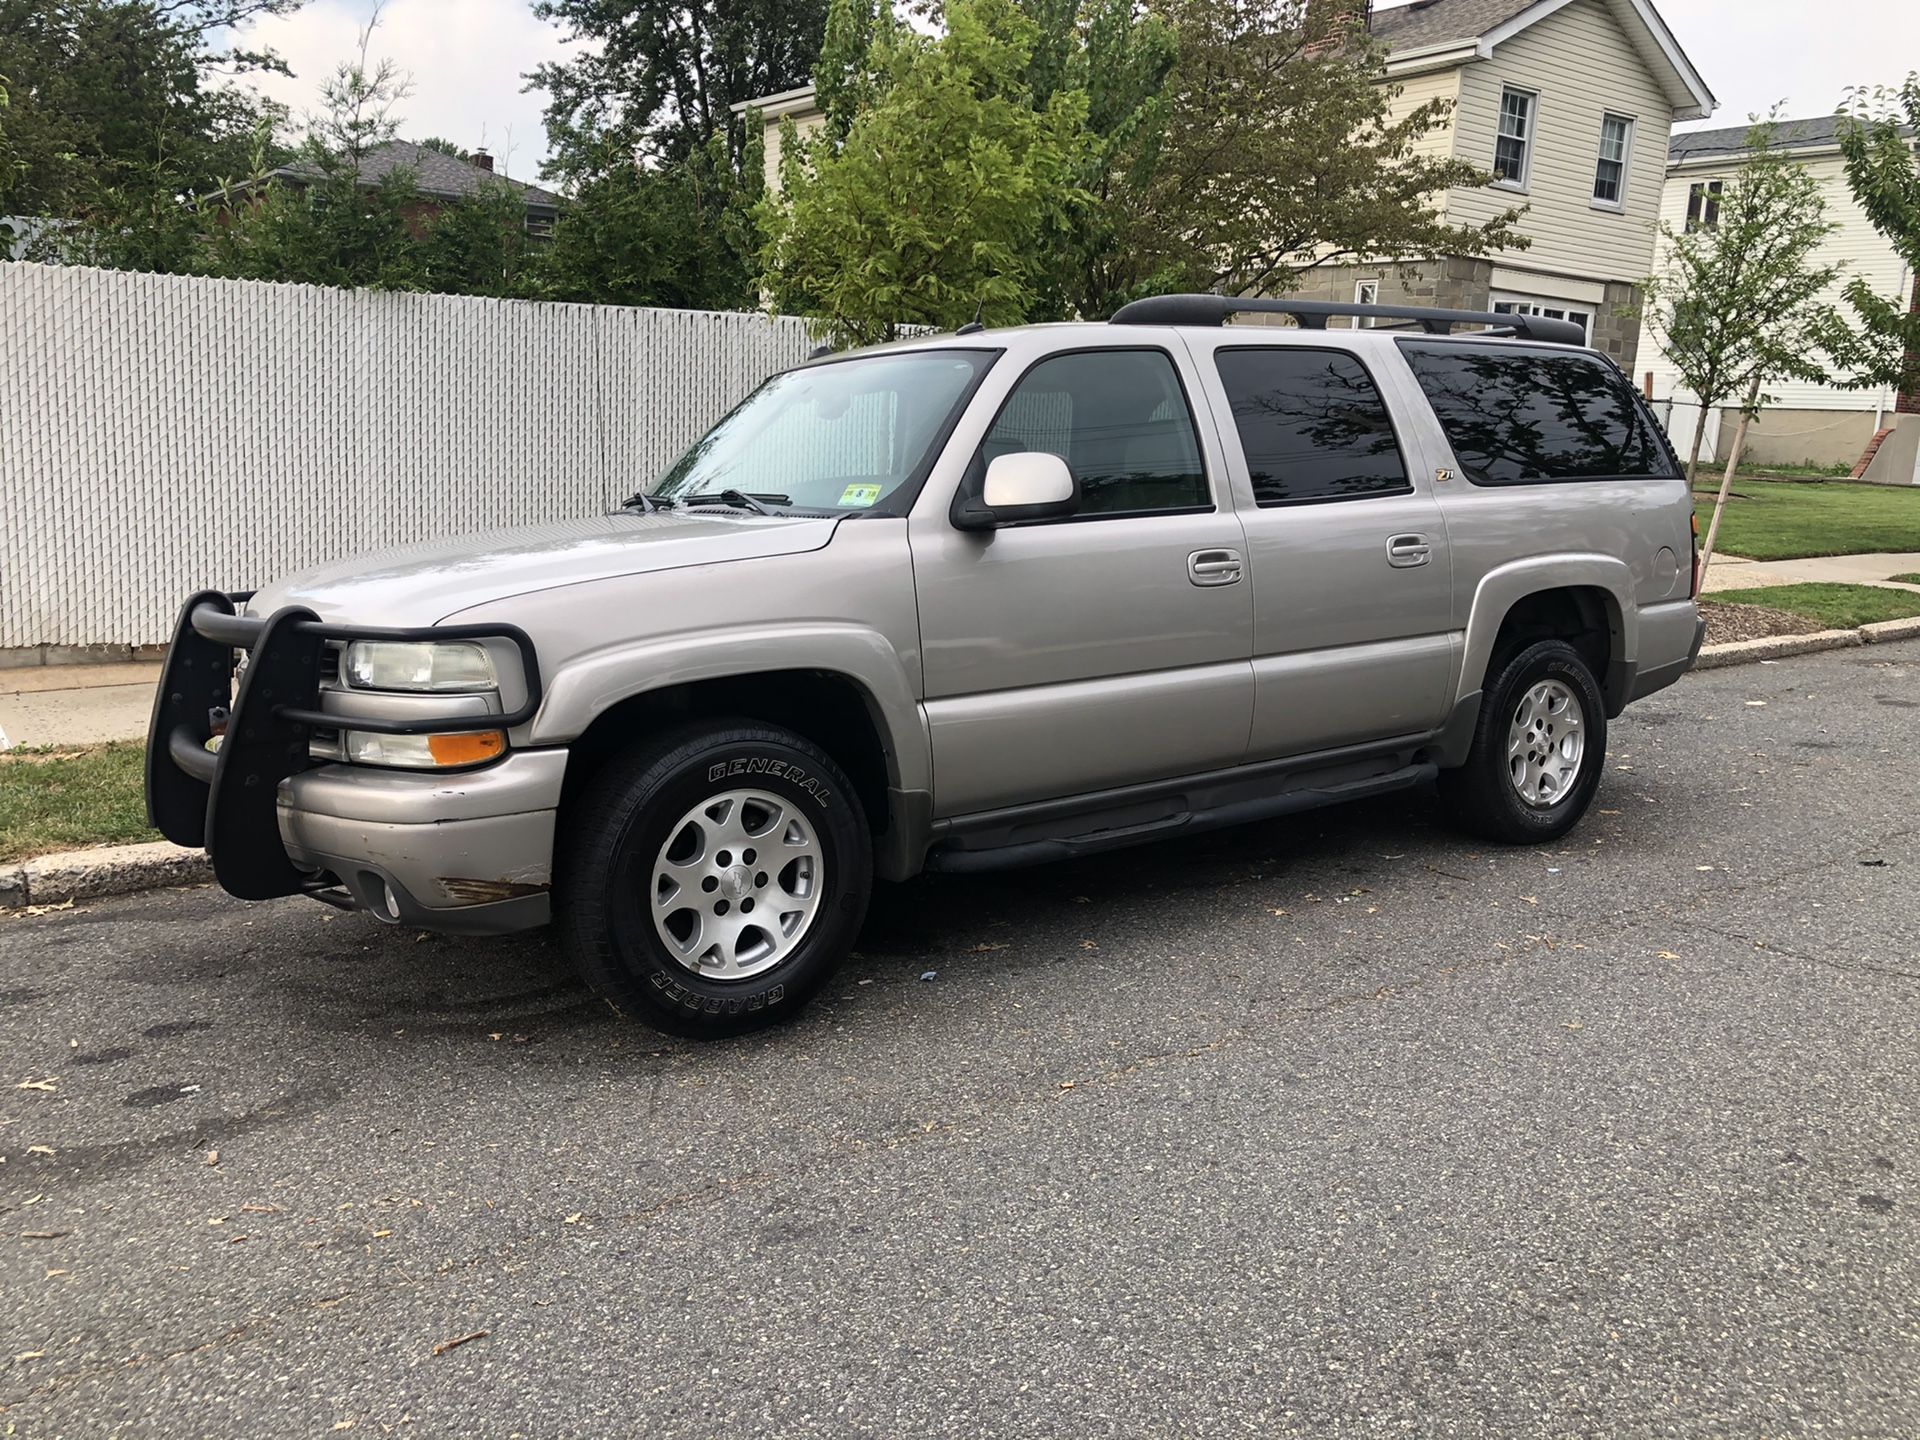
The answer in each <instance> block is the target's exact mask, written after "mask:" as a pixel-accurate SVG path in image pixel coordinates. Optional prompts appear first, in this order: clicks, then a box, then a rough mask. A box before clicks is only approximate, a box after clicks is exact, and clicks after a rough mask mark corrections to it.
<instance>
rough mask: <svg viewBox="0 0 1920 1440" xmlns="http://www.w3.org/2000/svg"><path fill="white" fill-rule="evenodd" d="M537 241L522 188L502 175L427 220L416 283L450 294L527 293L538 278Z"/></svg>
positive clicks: (500, 296)
mask: <svg viewBox="0 0 1920 1440" xmlns="http://www.w3.org/2000/svg"><path fill="white" fill-rule="evenodd" d="M537 246H538V242H536V241H535V240H533V239H532V237H530V236H529V235H528V234H527V204H526V201H525V200H524V199H523V198H522V197H521V195H520V192H519V191H518V190H516V189H514V188H513V186H511V185H509V184H507V183H506V182H505V181H504V180H489V181H485V182H483V183H482V184H481V185H480V187H479V189H478V190H476V191H475V192H474V193H473V194H471V195H466V196H463V197H461V198H460V199H459V200H456V201H454V202H452V203H450V204H447V205H444V206H442V207H441V209H440V211H439V213H438V214H436V215H435V216H434V217H433V218H432V220H430V221H429V222H427V225H426V230H425V233H424V234H423V235H422V236H421V237H420V241H419V245H418V251H417V260H418V264H419V276H418V284H419V286H420V288H421V289H423V290H433V291H438V292H439V293H441V294H446V295H491V296H493V297H495V298H496V299H503V300H504V299H515V298H519V297H524V296H525V295H526V294H527V293H528V291H529V288H530V287H531V286H532V285H533V283H534V280H533V271H534V266H535V264H536V256H537Z"/></svg>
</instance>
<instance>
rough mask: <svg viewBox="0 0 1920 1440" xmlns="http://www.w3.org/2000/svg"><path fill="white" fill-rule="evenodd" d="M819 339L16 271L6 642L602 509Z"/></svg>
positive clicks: (754, 322)
mask: <svg viewBox="0 0 1920 1440" xmlns="http://www.w3.org/2000/svg"><path fill="white" fill-rule="evenodd" d="M807 349H808V341H807V337H806V334H805V332H804V330H803V328H802V326H801V324H800V322H799V321H797V320H784V319H783V320H769V319H767V318H766V317H764V316H759V315H735V314H708V313H701V312H693V311H680V310H632V309H623V308H617V307H610V306H592V305H548V304H532V303H528V302H524V301H512V300H477V299H469V298H466V297H461V296H450V295H400V294H382V293H376V292H370V291H349V290H324V289H316V288H313V287H310V286H304V285H267V284H258V283H254V282H250V281H230V280H200V279H189V278H183V277H177V276H162V275H131V274H122V273H116V272H112V271H101V270H87V269H79V268H72V267H60V266H44V265H27V264H20V263H0V650H4V649H12V648H16V647H24V646H35V645H129V644H132V645H139V644H153V643H158V642H162V641H165V640H166V639H167V638H168V635H169V632H170V630H171V627H172V623H173V619H174V615H175V612H176V610H177V608H178V606H179V605H180V603H181V601H182V600H184V599H185V598H186V597H187V595H189V594H190V593H191V592H193V591H195V590H198V589H203V588H207V587H218V588H221V589H229V590H244V589H253V588H255V587H257V586H259V585H261V584H264V583H266V582H268V581H270V580H273V579H275V578H276V577H278V576H281V575H285V574H287V573H289V572H291V571H294V570H298V569H300V568H303V567H305V566H308V565H313V564H316V563H318V562H321V561H324V560H330V559H334V558H336V557H339V556H344V555H350V554H353V553H356V552H358V551H363V550H375V549H382V548H386V547H389V546H392V545H395V544H399V543H403V542H406V541H410V540H419V539H427V538H431V537H435V536H443V535H450V534H457V533H460V532H462V531H468V530H477V529H482V528H484V527H487V526H490V525H500V524H513V523H518V522H522V521H537V520H548V519H554V518H558V517H563V516H570V515H583V514H595V513H598V512H600V511H602V510H604V509H606V508H608V507H609V506H611V505H613V504H616V503H618V502H619V501H620V500H621V499H623V498H625V497H626V496H627V495H630V494H632V493H633V491H635V490H636V489H639V488H640V487H641V486H642V485H644V484H645V483H646V482H648V481H649V480H651V479H652V478H653V477H654V476H656V475H657V474H659V472H660V471H661V470H663V469H664V468H665V467H666V466H667V465H668V464H669V463H671V461H672V460H673V459H674V458H675V457H676V456H677V455H678V454H679V453H680V452H681V451H682V450H683V449H685V448H686V446H687V445H688V444H689V443H691V442H692V441H693V440H695V439H696V438H698V437H699V435H700V434H701V433H702V432H703V431H705V430H706V429H707V427H708V426H710V425H711V424H712V423H713V422H714V421H715V420H717V419H719V418H720V416H721V415H723V414H725V413H726V411H727V410H728V409H729V408H731V407H732V406H733V405H734V403H735V402H737V401H738V400H739V399H740V398H741V397H742V396H743V395H745V394H746V393H747V391H749V390H750V389H752V388H753V386H754V385H756V384H758V383H759V381H760V380H762V379H763V378H765V377H766V376H767V375H769V374H771V373H772V372H773V371H775V370H778V369H782V368H784V367H786V366H788V365H791V364H794V363H795V362H797V361H799V360H800V359H802V358H804V356H805V355H806V352H807Z"/></svg>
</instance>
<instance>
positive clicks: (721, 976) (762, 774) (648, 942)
mask: <svg viewBox="0 0 1920 1440" xmlns="http://www.w3.org/2000/svg"><path fill="white" fill-rule="evenodd" d="M561 826H562V836H561V841H560V843H559V845H557V846H556V849H557V851H558V852H559V853H558V854H557V855H556V860H557V862H558V863H557V866H556V880H557V892H558V893H557V895H556V901H557V904H556V919H557V928H558V930H559V934H560V939H561V943H562V944H563V945H564V946H565V947H566V949H567V951H568V952H569V953H570V954H571V955H572V957H573V960H574V962H575V964H577V965H578V966H579V968H580V972H581V974H582V976H584V977H585V979H586V981H587V983H588V984H589V985H591V986H592V987H593V988H594V990H595V991H596V992H597V993H598V994H599V995H600V996H601V997H602V998H603V999H605V1000H606V1001H607V1003H608V1004H609V1005H611V1006H612V1007H613V1008H614V1009H615V1010H616V1011H618V1012H619V1013H620V1014H621V1015H623V1016H626V1017H627V1018H629V1019H634V1020H641V1021H645V1022H646V1023H647V1024H649V1025H651V1026H653V1027H655V1028H656V1029H659V1030H664V1031H667V1032H669V1033H670V1034H675V1035H687V1036H692V1037H695V1038H698V1039H718V1038H721V1037H724V1036H729V1035H741V1034H745V1033H746V1032H748V1031H751V1030H757V1029H759V1028H761V1027H762V1026H766V1025H771V1024H773V1023H775V1022H777V1021H779V1020H782V1019H784V1018H786V1017H787V1016H789V1015H792V1014H794V1013H795V1012H796V1011H798V1010H799V1009H800V1008H801V1006H803V1005H804V1004H805V1003H806V1002H807V1001H808V1000H809V999H810V998H811V997H812V996H813V994H814V992H815V991H817V990H818V989H819V988H820V987H821V986H822V985H823V984H825V983H826V981H827V979H828V978H829V977H830V976H831V975H832V974H833V972H834V970H835V969H836V968H837V967H838V966H839V964H840V962H841V960H842V959H844V958H845V956H846V954H847V951H848V950H849V949H850V948H851V947H852V945H853V940H854V937H855V936H856V935H857V934H858V933H859V930H860V924H861V921H862V920H863V919H864V918H865V916H866V911H867V900H868V897H869V895H870V894H871V892H872V889H873V847H872V839H871V836H870V834H869V832H868V829H867V821H866V816H865V814H864V812H863V811H862V810H861V807H860V801H859V799H858V798H857V797H856V796H855V794H854V792H853V787H852V785H851V784H849V783H848V781H847V777H846V776H845V775H844V774H842V773H841V771H840V768H839V766H837V765H835V764H834V763H833V760H832V759H831V758H830V757H829V756H828V755H827V754H826V752H824V751H823V750H821V749H820V748H819V747H818V746H816V745H814V744H813V743H812V742H811V741H809V740H806V739H804V738H803V737H801V736H799V735H796V734H794V733H792V732H791V731H788V730H782V729H779V728H777V727H774V726H770V725H762V724H758V723H756V722H753V721H747V720H737V721H725V720H721V721H707V722H702V723H700V724H698V725H694V726H689V727H687V728H685V729H680V730H675V731H672V732H670V733H667V734H664V735H660V736H657V737H655V738H652V739H650V740H647V741H645V742H642V743H641V744H639V745H636V746H635V747H634V748H633V749H631V750H629V751H627V752H626V753H624V754H622V755H619V756H617V757H615V758H614V759H613V760H612V761H610V762H609V763H608V764H607V765H605V766H604V767H603V768H602V769H600V770H599V771H597V772H595V774H594V775H593V776H592V777H591V778H590V779H589V780H588V781H587V784H586V786H585V787H584V790H583V793H582V795H581V797H580V798H579V799H578V800H577V801H575V803H574V804H573V805H572V806H570V807H569V808H568V810H566V811H565V812H564V813H563V814H562V816H561Z"/></svg>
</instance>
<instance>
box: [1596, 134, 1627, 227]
mask: <svg viewBox="0 0 1920 1440" xmlns="http://www.w3.org/2000/svg"><path fill="white" fill-rule="evenodd" d="M1632 151H1633V121H1631V120H1629V119H1627V118H1626V117H1625V116H1624V115H1603V116H1601V117H1600V160H1599V163H1598V165H1596V166H1595V167H1594V172H1593V203H1594V204H1596V205H1613V206H1618V205H1621V204H1623V203H1624V202H1625V200H1626V198H1627V156H1628V155H1629V154H1631V153H1632Z"/></svg>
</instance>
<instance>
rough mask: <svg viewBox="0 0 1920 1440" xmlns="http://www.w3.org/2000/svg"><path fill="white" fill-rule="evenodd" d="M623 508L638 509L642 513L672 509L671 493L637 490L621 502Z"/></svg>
mask: <svg viewBox="0 0 1920 1440" xmlns="http://www.w3.org/2000/svg"><path fill="white" fill-rule="evenodd" d="M620 508H621V509H622V510H638V511H639V512H640V513H641V514H642V515H651V514H653V512H654V511H656V510H671V509H672V508H673V497H672V496H671V495H649V494H647V492H646V491H644V490H636V491H635V492H634V493H633V494H631V495H629V496H627V498H626V499H624V500H622V501H621V502H620Z"/></svg>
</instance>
